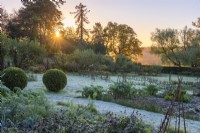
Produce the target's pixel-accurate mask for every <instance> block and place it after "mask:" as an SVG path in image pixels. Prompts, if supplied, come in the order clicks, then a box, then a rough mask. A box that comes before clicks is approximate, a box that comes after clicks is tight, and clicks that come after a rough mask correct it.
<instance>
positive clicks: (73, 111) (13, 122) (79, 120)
mask: <svg viewBox="0 0 200 133" xmlns="http://www.w3.org/2000/svg"><path fill="white" fill-rule="evenodd" d="M0 87H1V88H0V90H1V94H6V95H1V101H0V102H1V107H0V116H1V132H2V133H4V132H44V133H47V132H48V133H53V132H73V133H78V132H97V133H102V132H106V133H111V132H113V133H114V132H117V133H121V132H141V133H149V132H151V131H153V128H152V127H151V126H148V125H146V124H145V123H144V122H143V121H142V120H140V119H139V117H136V114H133V115H132V116H131V117H127V116H119V115H115V114H113V113H111V112H108V113H105V114H100V113H98V111H97V110H96V109H95V107H94V105H93V104H92V103H90V104H88V105H87V106H82V105H76V104H73V103H58V105H62V109H61V110H60V109H56V108H51V107H52V105H50V103H49V102H48V101H47V99H46V98H45V97H44V95H43V93H39V92H31V91H27V90H23V91H22V90H20V89H19V90H17V91H16V93H14V92H12V91H9V89H7V91H5V90H6V87H5V86H3V85H1V86H0ZM54 106H55V107H56V105H54Z"/></svg>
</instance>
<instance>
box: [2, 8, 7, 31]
mask: <svg viewBox="0 0 200 133" xmlns="http://www.w3.org/2000/svg"><path fill="white" fill-rule="evenodd" d="M7 23H8V13H7V12H6V10H4V9H3V8H2V7H1V5H0V32H2V31H5V26H6V25H7Z"/></svg>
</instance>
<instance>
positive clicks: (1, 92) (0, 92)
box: [0, 80, 11, 97]
mask: <svg viewBox="0 0 200 133" xmlns="http://www.w3.org/2000/svg"><path fill="white" fill-rule="evenodd" d="M10 92H11V91H10V89H9V88H7V87H6V86H5V85H3V83H2V82H1V80H0V97H1V96H7V95H8V94H9V93H10Z"/></svg>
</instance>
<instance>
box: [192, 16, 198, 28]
mask: <svg viewBox="0 0 200 133" xmlns="http://www.w3.org/2000/svg"><path fill="white" fill-rule="evenodd" d="M192 24H193V25H194V26H195V27H197V28H200V18H198V20H197V22H192Z"/></svg>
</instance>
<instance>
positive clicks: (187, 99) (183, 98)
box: [164, 90, 191, 103]
mask: <svg viewBox="0 0 200 133" xmlns="http://www.w3.org/2000/svg"><path fill="white" fill-rule="evenodd" d="M174 97H175V92H174V93H173V92H171V93H168V94H166V95H165V96H164V99H165V100H167V101H170V100H173V98H174ZM178 100H179V98H178V97H177V98H175V101H178ZM180 101H182V102H186V103H188V102H190V101H191V97H190V96H189V95H188V94H187V93H186V91H183V90H182V92H181V96H180Z"/></svg>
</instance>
